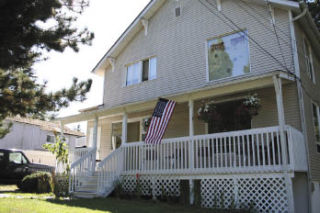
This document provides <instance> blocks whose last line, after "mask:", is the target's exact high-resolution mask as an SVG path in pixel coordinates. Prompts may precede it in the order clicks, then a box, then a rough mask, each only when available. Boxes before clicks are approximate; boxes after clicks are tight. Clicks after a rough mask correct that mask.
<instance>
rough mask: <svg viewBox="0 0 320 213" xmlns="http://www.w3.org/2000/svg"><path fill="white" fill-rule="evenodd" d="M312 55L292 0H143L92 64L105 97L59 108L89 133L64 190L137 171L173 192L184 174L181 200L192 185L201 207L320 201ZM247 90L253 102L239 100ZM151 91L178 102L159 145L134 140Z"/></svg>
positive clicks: (129, 183) (309, 207)
mask: <svg viewBox="0 0 320 213" xmlns="http://www.w3.org/2000/svg"><path fill="white" fill-rule="evenodd" d="M101 27H103V26H101ZM319 57H320V35H319V32H318V31H317V28H316V27H315V24H314V23H313V20H312V18H311V16H310V14H309V12H308V11H307V10H306V8H305V5H303V4H301V5H299V4H298V3H297V2H295V1H286V0H269V1H264V0H246V1H244V0H243V1H242V0H239V1H230V0H201V1H199V0H194V1H191V0H180V1H165V0H153V1H150V3H149V4H148V5H147V6H146V8H145V9H144V10H143V11H142V12H141V13H140V14H139V16H138V17H137V18H136V19H135V20H134V21H133V23H132V24H131V25H130V26H129V27H128V28H127V29H126V31H125V32H124V33H123V34H122V35H121V37H120V38H119V39H118V40H117V41H116V43H115V44H114V45H113V46H112V47H111V49H110V50H108V52H107V53H106V54H105V56H104V57H103V58H102V59H101V60H100V61H99V63H98V64H97V65H96V67H95V68H94V69H93V73H95V74H97V75H99V76H103V77H104V96H103V105H101V106H97V107H93V108H90V109H86V110H82V112H81V113H80V114H78V115H74V116H69V117H65V118H61V119H60V120H61V121H62V122H63V123H65V124H66V123H73V122H78V121H88V129H87V134H88V135H90V136H89V137H88V142H87V144H88V146H89V148H88V149H86V150H85V149H84V150H83V152H85V153H86V154H85V155H82V156H83V157H81V158H80V160H78V161H77V162H75V163H74V164H72V165H71V176H72V178H71V180H72V182H71V183H70V192H71V193H74V194H75V195H77V196H108V195H109V193H111V191H112V190H113V189H114V181H115V180H117V179H122V181H123V183H122V187H123V189H124V190H126V191H134V189H135V187H136V185H135V184H136V181H135V178H136V174H139V175H140V183H141V184H142V193H143V194H150V190H149V189H150V187H151V189H152V190H151V191H152V193H153V195H154V196H155V195H159V194H161V191H162V190H166V191H167V192H168V193H174V194H175V195H179V194H180V193H182V192H181V191H180V184H179V183H180V182H181V181H182V180H189V183H190V184H189V188H190V199H191V200H190V202H191V203H192V202H193V199H194V193H193V192H199V191H200V192H201V202H202V203H201V205H202V206H204V207H213V206H214V205H218V207H219V206H220V204H221V202H220V201H221V199H222V197H223V200H224V202H225V206H229V205H230V204H231V203H232V201H234V202H235V203H236V205H237V206H238V207H239V206H240V205H242V206H247V207H248V206H249V205H250V204H251V205H254V207H255V208H256V209H257V210H258V211H259V212H317V211H318V210H319V209H320V206H319V203H320V202H319V200H320V196H319V194H320V189H319V188H320V187H319V184H320V129H319V128H320V127H319V122H320V111H319V106H320V62H319ZM248 94H257V98H258V99H260V102H259V101H257V102H258V104H261V108H258V107H256V108H254V107H253V111H252V110H250V111H246V110H247V109H248V107H249V105H248V104H247V105H245V106H246V107H245V108H246V109H244V108H243V105H244V101H245V100H247V96H248ZM159 97H162V98H167V99H171V100H174V101H176V102H177V106H176V108H175V111H174V113H173V116H172V118H171V121H170V123H169V126H168V128H167V130H166V133H165V136H164V139H163V141H162V143H161V145H156V146H152V145H151V146H150V145H145V144H144V142H136V141H143V139H144V136H145V134H146V128H145V126H144V121H145V119H146V118H149V117H150V116H151V115H152V112H153V109H154V107H155V104H156V102H157V99H158V98H159ZM251 98H252V99H251V100H257V99H255V98H256V97H255V96H251ZM212 100H213V101H214V102H213V103H214V105H212V104H211V105H208V107H209V109H210V110H213V111H210V110H209V111H210V113H207V114H205V113H204V114H201V109H200V108H201V106H202V105H203V102H204V103H211V101H212ZM256 106H257V105H256ZM214 110H215V111H214ZM257 110H258V113H255V112H254V111H257ZM198 112H200V115H199V118H200V119H198ZM208 117H210V119H209V120H206V119H207V118H208ZM201 118H202V119H201ZM95 159H98V160H101V162H100V163H99V164H98V165H97V169H96V171H97V172H95V173H94V171H95V163H94V160H95ZM88 162H92V163H88ZM96 175H98V177H97V184H98V187H96V186H94V188H92V189H91V190H88V189H89V188H90V187H89V188H88V186H87V185H88V184H92V179H91V178H90V177H91V176H96ZM83 176H87V177H86V178H83ZM93 180H96V179H93ZM84 187H87V188H84ZM194 187H196V188H198V189H197V190H193V188H194ZM199 187H200V188H199ZM85 190H87V191H88V192H87V193H86V192H85ZM92 190H94V191H96V192H92ZM80 191H81V192H80ZM222 193H223V194H222ZM199 196H200V195H198V197H199ZM215 201H216V202H215ZM216 207H217V206H216ZM220 207H221V206H220Z"/></svg>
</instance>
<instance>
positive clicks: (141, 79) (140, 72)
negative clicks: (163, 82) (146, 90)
mask: <svg viewBox="0 0 320 213" xmlns="http://www.w3.org/2000/svg"><path fill="white" fill-rule="evenodd" d="M152 59H155V60H156V61H155V63H156V64H155V77H154V78H152V79H150V74H151V67H152V66H151V65H152V63H151V60H152ZM146 60H148V79H147V80H143V63H144V61H146ZM157 62H158V59H157V57H156V56H150V57H147V58H144V59H142V60H139V61H135V62H133V63H130V64H127V65H126V66H125V82H124V87H130V86H133V85H138V84H141V83H143V82H148V81H152V80H155V79H157V70H158V63H157ZM135 64H139V78H138V79H139V80H138V83H134V84H130V85H128V69H129V67H130V66H132V65H135Z"/></svg>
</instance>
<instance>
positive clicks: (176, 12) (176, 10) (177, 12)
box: [174, 7, 181, 17]
mask: <svg viewBox="0 0 320 213" xmlns="http://www.w3.org/2000/svg"><path fill="white" fill-rule="evenodd" d="M174 11H175V14H176V17H179V16H180V15H181V8H180V7H176V8H175V10H174Z"/></svg>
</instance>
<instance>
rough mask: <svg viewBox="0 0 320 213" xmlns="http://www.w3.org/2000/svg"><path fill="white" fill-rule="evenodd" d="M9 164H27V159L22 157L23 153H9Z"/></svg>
mask: <svg viewBox="0 0 320 213" xmlns="http://www.w3.org/2000/svg"><path fill="white" fill-rule="evenodd" d="M9 162H13V163H16V164H21V163H27V159H26V158H25V157H24V156H23V155H22V153H21V152H11V153H9Z"/></svg>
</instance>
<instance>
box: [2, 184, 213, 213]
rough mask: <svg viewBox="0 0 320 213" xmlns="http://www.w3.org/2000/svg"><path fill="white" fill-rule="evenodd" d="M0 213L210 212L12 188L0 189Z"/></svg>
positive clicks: (174, 205)
mask: <svg viewBox="0 0 320 213" xmlns="http://www.w3.org/2000/svg"><path fill="white" fill-rule="evenodd" d="M1 195H5V196H9V197H6V198H0V212H1V213H20V212H21V213H29V212H30V213H51V212H52V213H56V212H59V213H64V212H66V213H73V212H74V213H98V212H112V213H126V212H127V213H135V212H137V213H144V212H146V213H147V212H148V213H149V212H151V213H164V212H178V213H179V212H181V213H182V212H183V213H189V212H190V213H191V212H194V213H197V212H199V213H200V212H201V213H202V212H203V213H206V212H212V210H211V211H210V210H209V209H206V210H204V209H197V208H190V207H188V206H182V205H179V204H168V203H160V202H154V201H151V200H149V201H145V200H120V199H116V198H104V199H102V198H101V199H73V200H58V199H46V197H52V196H53V194H33V193H23V192H21V191H19V190H18V188H17V187H16V186H15V185H0V196H1Z"/></svg>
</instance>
